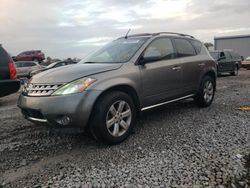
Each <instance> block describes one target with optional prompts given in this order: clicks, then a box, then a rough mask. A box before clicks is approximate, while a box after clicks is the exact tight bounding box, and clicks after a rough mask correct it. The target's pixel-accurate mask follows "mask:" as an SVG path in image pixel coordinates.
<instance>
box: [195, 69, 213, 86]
mask: <svg viewBox="0 0 250 188" xmlns="http://www.w3.org/2000/svg"><path fill="white" fill-rule="evenodd" d="M205 76H210V77H212V78H213V79H214V83H215V90H216V78H217V74H216V72H215V71H214V70H212V69H211V70H208V71H206V72H205V73H204V74H203V75H202V77H201V79H200V83H199V88H200V86H201V83H202V80H203V79H204V77H205Z"/></svg>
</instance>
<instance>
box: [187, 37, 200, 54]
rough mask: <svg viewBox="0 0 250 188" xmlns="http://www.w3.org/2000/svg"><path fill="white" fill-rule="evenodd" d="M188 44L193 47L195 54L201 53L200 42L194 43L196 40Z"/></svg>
mask: <svg viewBox="0 0 250 188" xmlns="http://www.w3.org/2000/svg"><path fill="white" fill-rule="evenodd" d="M190 42H191V44H192V45H193V47H194V48H195V51H196V53H197V54H199V53H200V52H201V47H202V44H201V42H199V41H196V40H191V41H190Z"/></svg>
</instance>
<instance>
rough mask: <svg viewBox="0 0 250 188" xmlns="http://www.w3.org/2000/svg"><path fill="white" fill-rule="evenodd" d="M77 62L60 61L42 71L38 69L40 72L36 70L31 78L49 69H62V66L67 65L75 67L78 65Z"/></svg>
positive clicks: (31, 74) (32, 72)
mask: <svg viewBox="0 0 250 188" xmlns="http://www.w3.org/2000/svg"><path fill="white" fill-rule="evenodd" d="M76 63H77V62H75V61H58V62H55V63H51V64H49V65H48V66H46V67H44V68H42V69H38V70H34V71H31V73H30V76H34V75H35V74H37V73H39V72H43V71H46V70H49V69H53V68H57V67H61V66H66V65H73V64H76Z"/></svg>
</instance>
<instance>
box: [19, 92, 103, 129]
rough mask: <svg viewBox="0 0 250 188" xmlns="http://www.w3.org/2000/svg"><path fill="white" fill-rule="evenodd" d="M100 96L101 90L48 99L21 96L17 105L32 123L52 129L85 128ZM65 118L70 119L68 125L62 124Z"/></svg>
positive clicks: (49, 97)
mask: <svg viewBox="0 0 250 188" xmlns="http://www.w3.org/2000/svg"><path fill="white" fill-rule="evenodd" d="M100 94H101V91H99V90H89V91H84V92H82V93H79V94H72V95H65V96H48V97H30V96H24V95H22V94H21V95H20V97H19V99H18V104H17V105H18V107H19V108H21V110H22V113H23V115H24V117H25V118H26V119H28V120H30V121H32V122H35V123H39V124H46V125H49V126H50V127H52V128H67V129H70V128H84V127H86V126H87V124H88V120H89V118H90V115H91V111H92V108H93V106H94V103H95V101H96V99H97V97H98V96H99V95H100ZM63 117H68V118H69V123H68V124H67V125H62V123H60V121H61V120H62V118H63Z"/></svg>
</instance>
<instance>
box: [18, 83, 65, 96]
mask: <svg viewBox="0 0 250 188" xmlns="http://www.w3.org/2000/svg"><path fill="white" fill-rule="evenodd" d="M62 85H63V84H33V83H30V84H27V85H25V86H24V88H23V93H24V94H26V95H27V96H36V97H39V96H49V95H51V94H52V93H53V92H54V91H55V90H57V89H58V88H59V87H60V86H62Z"/></svg>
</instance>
